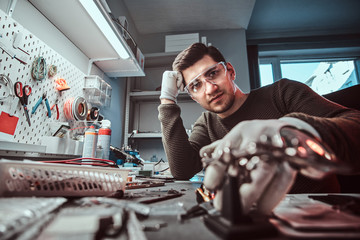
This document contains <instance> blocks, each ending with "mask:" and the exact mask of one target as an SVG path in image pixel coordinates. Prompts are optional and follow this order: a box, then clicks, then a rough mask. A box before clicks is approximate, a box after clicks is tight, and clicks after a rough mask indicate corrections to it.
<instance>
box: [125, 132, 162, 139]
mask: <svg viewBox="0 0 360 240" xmlns="http://www.w3.org/2000/svg"><path fill="white" fill-rule="evenodd" d="M130 135H131V133H129V134H128V137H130ZM161 137H162V133H159V132H154V133H135V134H134V135H133V136H132V137H131V138H161Z"/></svg>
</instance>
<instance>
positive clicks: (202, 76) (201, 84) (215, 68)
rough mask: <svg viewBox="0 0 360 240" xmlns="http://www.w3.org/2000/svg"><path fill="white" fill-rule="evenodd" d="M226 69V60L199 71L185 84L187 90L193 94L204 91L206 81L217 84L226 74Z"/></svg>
mask: <svg viewBox="0 0 360 240" xmlns="http://www.w3.org/2000/svg"><path fill="white" fill-rule="evenodd" d="M226 71H227V69H226V66H225V62H218V63H216V64H214V65H212V66H210V67H208V68H207V69H205V70H204V71H202V72H201V73H199V74H198V75H197V76H196V77H195V78H194V79H192V80H191V81H190V82H189V84H188V85H186V86H185V90H186V91H187V92H188V93H189V94H190V95H192V96H194V95H195V96H196V95H198V94H200V93H203V92H205V89H206V86H205V85H206V84H205V81H206V82H209V83H211V84H214V85H215V84H217V83H218V82H219V81H221V78H222V77H223V76H225V75H226Z"/></svg>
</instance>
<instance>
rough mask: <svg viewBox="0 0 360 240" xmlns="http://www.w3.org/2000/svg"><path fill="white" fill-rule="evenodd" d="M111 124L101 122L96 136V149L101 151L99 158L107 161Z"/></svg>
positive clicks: (105, 121)
mask: <svg viewBox="0 0 360 240" xmlns="http://www.w3.org/2000/svg"><path fill="white" fill-rule="evenodd" d="M110 128H111V122H110V121H109V120H103V121H102V122H101V128H100V129H99V135H98V147H99V148H100V149H101V154H100V158H102V159H109V154H110V139H111V129H110Z"/></svg>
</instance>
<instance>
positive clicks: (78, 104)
mask: <svg viewBox="0 0 360 240" xmlns="http://www.w3.org/2000/svg"><path fill="white" fill-rule="evenodd" d="M72 108H73V114H74V117H75V120H78V121H82V120H85V119H86V116H87V112H88V107H87V103H86V100H85V98H83V97H77V98H75V100H74V104H73V107H72Z"/></svg>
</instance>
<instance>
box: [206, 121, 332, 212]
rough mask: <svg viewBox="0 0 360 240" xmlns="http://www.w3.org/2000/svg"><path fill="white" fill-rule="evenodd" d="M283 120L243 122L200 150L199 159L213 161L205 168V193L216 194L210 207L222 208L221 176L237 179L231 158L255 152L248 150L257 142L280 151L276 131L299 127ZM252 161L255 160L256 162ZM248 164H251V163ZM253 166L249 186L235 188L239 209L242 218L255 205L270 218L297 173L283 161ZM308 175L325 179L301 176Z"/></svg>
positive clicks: (237, 171)
mask: <svg viewBox="0 0 360 240" xmlns="http://www.w3.org/2000/svg"><path fill="white" fill-rule="evenodd" d="M285 120H286V119H285ZM285 120H252V121H243V122H241V123H239V124H238V125H236V126H235V127H234V128H233V129H232V130H231V131H230V132H229V133H228V134H227V135H226V136H225V137H224V138H223V139H221V140H218V141H216V142H213V143H212V144H210V145H208V146H205V147H203V148H202V149H201V150H200V156H202V157H205V158H206V156H207V157H208V158H211V159H212V160H213V161H212V162H211V163H210V164H209V166H208V167H207V168H206V172H205V178H204V185H205V187H206V188H207V189H209V190H217V194H216V197H215V199H214V205H215V207H216V208H217V209H218V210H220V209H221V208H222V206H221V205H222V197H223V196H222V190H221V187H222V184H223V181H224V177H225V175H226V174H229V175H231V176H237V175H239V166H238V165H236V164H235V165H234V163H232V162H231V158H233V159H234V158H235V159H237V158H239V157H241V156H244V153H250V154H251V153H252V151H255V150H256V148H255V149H252V146H253V145H254V143H257V142H263V143H269V144H271V145H272V146H275V147H282V146H283V141H282V139H281V136H280V129H281V128H283V127H285V126H294V125H295V126H298V125H299V124H297V120H298V119H297V120H296V121H294V122H291V121H285ZM299 121H301V120H299ZM289 122H291V123H289ZM301 122H302V123H305V122H303V121H301ZM300 125H302V124H300ZM304 126H306V127H307V128H311V129H310V131H314V133H317V132H316V131H315V130H314V129H313V128H312V127H311V126H310V125H308V124H306V123H305V124H304ZM300 128H303V126H300ZM230 152H231V155H232V157H231V156H230ZM254 159H255V160H256V158H254ZM248 163H250V164H252V163H251V161H249V162H248ZM255 164H256V167H254V168H253V170H252V171H251V172H250V176H251V182H250V183H244V184H242V185H241V186H240V188H239V192H240V196H241V204H242V208H243V211H244V213H245V214H246V213H248V212H249V211H250V208H251V207H252V205H253V204H254V203H256V205H257V211H258V212H260V213H262V214H270V213H271V211H272V210H273V208H274V207H275V206H276V205H277V204H278V203H279V202H280V201H281V199H282V198H283V197H284V195H285V194H286V193H287V192H288V191H289V189H290V187H291V186H292V184H293V182H294V180H295V177H296V174H297V171H296V170H294V169H293V168H291V167H290V165H289V163H288V162H286V161H283V162H279V161H262V160H260V161H258V162H257V163H255ZM237 168H238V169H237ZM311 173H315V174H316V175H315V176H311V177H315V178H321V177H323V176H324V175H325V173H324V174H323V175H321V172H318V171H314V172H312V171H309V172H306V173H305V174H311Z"/></svg>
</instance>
